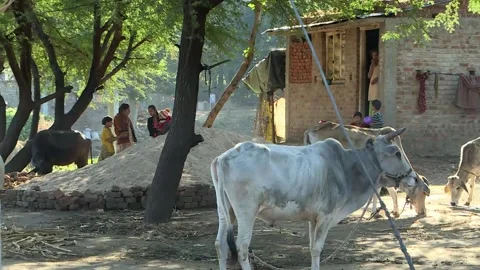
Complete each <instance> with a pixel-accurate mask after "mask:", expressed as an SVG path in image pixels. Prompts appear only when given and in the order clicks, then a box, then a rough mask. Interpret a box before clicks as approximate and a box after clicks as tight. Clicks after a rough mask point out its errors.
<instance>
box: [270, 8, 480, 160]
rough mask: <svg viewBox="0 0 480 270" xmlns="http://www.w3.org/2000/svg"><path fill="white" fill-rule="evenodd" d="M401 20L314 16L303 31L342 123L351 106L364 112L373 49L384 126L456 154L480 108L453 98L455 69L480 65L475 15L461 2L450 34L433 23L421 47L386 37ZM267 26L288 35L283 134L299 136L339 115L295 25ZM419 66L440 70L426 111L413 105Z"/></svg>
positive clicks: (421, 146) (434, 151)
mask: <svg viewBox="0 0 480 270" xmlns="http://www.w3.org/2000/svg"><path fill="white" fill-rule="evenodd" d="M445 2H448V1H443V2H437V3H436V4H434V5H432V6H429V7H427V8H425V9H424V10H423V11H422V15H423V16H429V17H430V18H431V17H432V16H435V14H437V13H438V12H439V11H442V10H443V9H444V8H445ZM400 20H402V18H401V17H400V16H386V15H385V14H384V13H376V14H371V15H369V16H363V17H361V18H358V19H356V20H353V21H330V22H320V23H312V24H309V25H308V28H307V31H308V33H309V36H310V38H311V40H312V42H313V44H314V48H315V50H316V52H317V54H318V56H319V58H320V61H321V62H322V63H321V64H322V67H323V69H324V71H325V73H326V75H327V79H330V80H331V85H330V86H331V89H332V91H333V94H334V97H335V99H336V102H337V105H338V107H339V109H340V111H341V115H342V117H343V120H344V121H345V122H346V123H349V122H350V121H351V119H352V117H353V114H354V112H356V111H361V112H362V113H363V114H364V115H365V114H366V113H367V112H368V105H367V104H368V101H367V95H368V84H369V79H368V77H367V73H368V67H369V66H370V61H371V58H370V53H369V52H370V51H371V50H372V49H377V50H378V52H379V62H380V64H379V66H380V73H379V87H378V89H379V99H380V100H381V101H382V113H383V116H384V121H385V125H388V126H392V127H396V128H400V127H407V132H406V133H405V135H402V140H403V141H404V146H405V148H406V150H407V151H408V152H409V153H412V154H418V155H458V154H459V151H460V146H461V145H462V144H464V143H465V142H467V141H468V140H471V139H473V138H476V137H478V136H479V134H480V113H479V112H478V111H477V110H474V109H473V110H472V109H462V108H458V107H456V106H455V105H454V101H455V97H456V93H457V85H458V82H459V76H458V75H457V74H459V73H461V74H465V75H468V70H469V69H471V68H476V69H477V71H479V72H480V45H479V42H480V19H479V18H478V17H477V16H474V15H472V14H469V13H468V12H466V3H465V1H464V3H462V4H461V18H460V25H459V26H458V27H457V29H456V31H455V32H454V33H451V34H450V33H448V32H446V31H444V30H440V29H437V30H436V32H435V33H433V38H432V41H431V42H430V43H429V44H428V45H426V47H422V46H419V45H416V44H414V42H413V40H409V39H403V40H398V41H386V42H383V41H382V40H381V38H380V37H381V36H382V34H383V33H385V32H386V31H391V30H394V29H395V27H396V26H397V25H398V24H399V22H400ZM266 32H267V33H269V34H274V35H286V37H287V39H286V40H287V44H286V46H287V54H286V72H285V73H286V74H285V79H286V89H285V99H286V117H285V118H286V120H285V121H286V123H285V126H286V137H287V141H290V142H298V141H301V140H302V139H303V133H304V131H305V130H306V129H307V128H309V127H311V126H312V125H315V124H316V123H318V121H319V120H331V121H337V120H336V116H335V114H334V111H333V107H332V105H331V102H330V100H329V98H328V95H327V92H326V90H325V87H324V85H323V82H322V79H321V75H320V72H319V71H318V69H317V67H316V64H315V61H314V60H313V58H312V54H311V51H310V49H309V47H308V44H307V42H305V39H304V37H303V34H302V33H301V32H300V30H299V27H281V28H276V29H269V30H267V31H266ZM333 59H336V60H338V61H334V60H333ZM417 70H422V71H421V72H424V71H427V70H429V71H432V72H437V73H438V86H437V87H435V89H434V84H435V83H434V81H435V80H434V74H432V73H431V74H430V77H429V78H428V79H427V81H426V83H425V85H426V103H427V109H426V111H425V112H423V113H420V112H419V110H418V106H417V100H418V96H419V87H420V83H419V81H418V80H417V79H416V75H417ZM440 73H443V74H440ZM477 73H478V72H477ZM367 114H368V113H367Z"/></svg>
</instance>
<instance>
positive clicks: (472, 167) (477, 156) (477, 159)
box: [444, 137, 480, 206]
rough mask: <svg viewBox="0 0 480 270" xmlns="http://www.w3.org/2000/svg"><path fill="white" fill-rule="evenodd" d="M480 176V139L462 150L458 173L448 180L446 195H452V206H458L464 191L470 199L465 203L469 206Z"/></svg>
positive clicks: (470, 142) (463, 146) (469, 143)
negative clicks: (476, 181)
mask: <svg viewBox="0 0 480 270" xmlns="http://www.w3.org/2000/svg"><path fill="white" fill-rule="evenodd" d="M479 176H480V137H478V138H476V139H475V140H471V141H469V142H467V143H465V144H464V145H462V147H461V149H460V162H459V164H458V169H457V172H456V173H455V174H454V175H452V176H449V177H448V178H447V180H448V182H447V184H446V185H445V188H444V191H445V193H450V194H451V199H450V205H451V206H456V205H458V200H459V199H460V196H461V195H462V192H463V191H466V192H467V193H468V199H467V202H466V203H465V205H466V206H469V205H470V203H471V202H472V200H473V192H474V190H475V180H476V179H477V177H479ZM467 183H469V186H470V192H469V191H468V188H467Z"/></svg>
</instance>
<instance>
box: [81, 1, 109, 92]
mask: <svg viewBox="0 0 480 270" xmlns="http://www.w3.org/2000/svg"><path fill="white" fill-rule="evenodd" d="M101 18H102V16H101V14H100V1H99V0H95V2H94V3H93V41H92V64H91V66H90V74H89V76H88V82H87V86H86V87H85V89H86V90H88V91H91V90H89V89H94V88H96V87H97V85H98V79H97V71H98V67H99V66H100V62H101V58H102V52H101V45H100V43H101V39H102V34H103V31H104V29H103V28H102V27H101V26H100V24H101ZM104 26H105V25H104Z"/></svg>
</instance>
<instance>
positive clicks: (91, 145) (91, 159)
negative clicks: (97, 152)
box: [90, 140, 93, 164]
mask: <svg viewBox="0 0 480 270" xmlns="http://www.w3.org/2000/svg"><path fill="white" fill-rule="evenodd" d="M90 164H93V143H92V140H90Z"/></svg>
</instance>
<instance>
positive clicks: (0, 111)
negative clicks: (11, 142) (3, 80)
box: [0, 95, 7, 143]
mask: <svg viewBox="0 0 480 270" xmlns="http://www.w3.org/2000/svg"><path fill="white" fill-rule="evenodd" d="M6 132H7V104H6V103H5V99H4V98H3V96H2V95H0V143H1V142H2V141H3V138H5V133H6Z"/></svg>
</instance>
